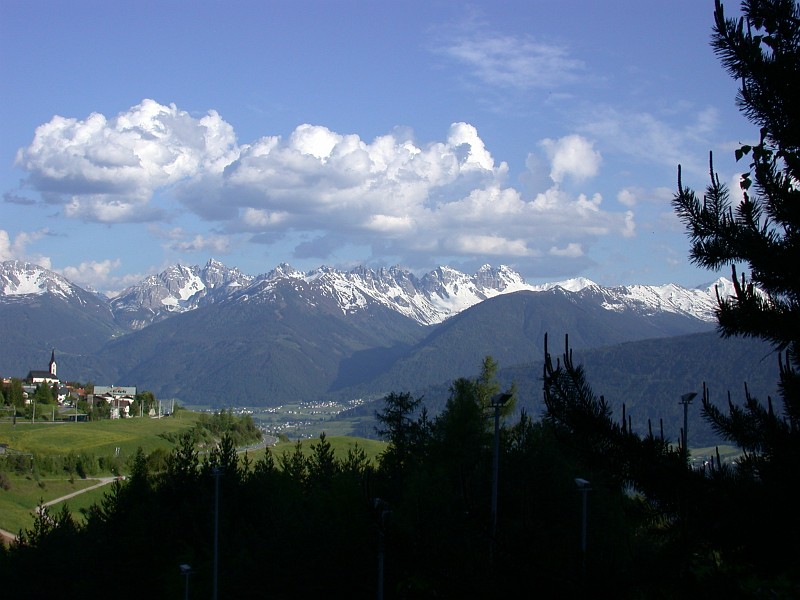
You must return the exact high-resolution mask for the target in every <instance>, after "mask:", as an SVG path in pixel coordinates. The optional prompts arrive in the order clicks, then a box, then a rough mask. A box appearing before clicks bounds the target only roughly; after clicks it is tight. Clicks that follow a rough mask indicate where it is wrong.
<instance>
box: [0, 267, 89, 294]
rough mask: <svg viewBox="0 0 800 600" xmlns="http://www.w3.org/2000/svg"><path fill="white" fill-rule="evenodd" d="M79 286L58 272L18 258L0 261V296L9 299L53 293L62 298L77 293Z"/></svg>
mask: <svg viewBox="0 0 800 600" xmlns="http://www.w3.org/2000/svg"><path fill="white" fill-rule="evenodd" d="M78 290H80V288H78V287H77V286H76V285H74V284H72V283H70V282H69V281H67V279H66V278H64V277H62V276H61V275H59V274H58V273H55V272H53V271H50V270H49V269H45V268H44V267H40V266H38V265H34V264H32V263H28V262H23V261H19V260H9V261H5V262H3V263H0V297H5V299H7V300H10V299H12V298H14V297H21V296H26V295H28V294H34V295H39V294H48V293H49V294H53V295H55V296H60V297H62V298H73V297H77V296H78V295H79V291H78Z"/></svg>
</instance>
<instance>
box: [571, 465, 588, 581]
mask: <svg viewBox="0 0 800 600" xmlns="http://www.w3.org/2000/svg"><path fill="white" fill-rule="evenodd" d="M575 485H576V486H578V491H579V492H580V494H581V496H582V499H581V500H582V502H581V504H582V510H581V571H582V572H583V573H586V521H587V517H588V515H587V504H588V502H587V495H588V494H589V492H591V491H592V486H591V484H590V483H589V482H588V481H586V480H585V479H581V478H580V477H576V478H575Z"/></svg>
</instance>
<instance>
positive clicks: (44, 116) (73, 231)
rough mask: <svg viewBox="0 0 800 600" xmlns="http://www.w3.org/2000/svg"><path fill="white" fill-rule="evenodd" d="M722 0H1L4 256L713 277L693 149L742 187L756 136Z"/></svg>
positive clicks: (97, 274)
mask: <svg viewBox="0 0 800 600" xmlns="http://www.w3.org/2000/svg"><path fill="white" fill-rule="evenodd" d="M713 8H714V3H713V0H669V1H667V0H664V1H662V0H650V1H648V2H642V1H641V0H630V1H629V0H616V1H615V0H610V1H608V2H596V1H595V0H546V1H545V0H527V1H521V2H516V1H509V2H504V1H501V0H500V1H498V0H494V1H492V2H473V3H467V2H449V1H448V2H444V1H438V0H426V1H424V2H422V1H421V2H417V1H405V2H388V1H385V2H384V1H370V2H367V1H339V0H329V1H321V0H319V1H313V2H312V1H305V0H294V1H291V2H289V1H286V2H282V1H281V2H277V1H265V0H261V1H231V2H224V3H223V2H211V1H208V0H200V1H197V0H196V1H193V2H183V1H180V0H174V1H171V2H148V1H139V2H135V3H132V2H125V1H121V2H106V1H103V2H99V1H98V2H95V1H85V0H84V1H80V0H79V1H71V2H61V1H55V0H54V1H51V2H42V1H37V0H26V1H20V0H5V1H4V2H2V3H0V57H1V58H0V86H1V87H0V123H2V132H1V133H0V188H1V189H0V191H2V202H1V203H0V215H2V216H1V217H0V259H1V260H10V259H21V260H28V261H32V262H37V263H39V264H42V265H43V266H46V267H48V268H52V269H53V270H56V271H58V272H60V273H62V274H64V275H66V276H67V277H69V278H70V279H72V280H73V281H75V282H77V283H79V284H82V285H86V286H91V287H93V288H95V289H98V290H102V291H111V292H113V291H115V290H116V291H118V290H121V289H122V288H124V287H126V286H127V285H130V284H132V283H135V282H137V281H139V280H141V279H142V278H143V277H145V276H146V275H148V274H151V273H154V272H158V271H160V270H162V269H163V268H164V267H165V266H167V265H170V264H175V263H177V262H181V263H183V264H204V263H205V262H206V261H207V260H208V259H209V258H211V257H214V258H216V259H218V260H220V261H222V262H223V263H225V264H227V265H229V266H236V267H239V268H240V269H241V270H242V271H244V272H245V273H249V274H253V275H255V274H259V273H264V272H266V271H269V270H270V269H272V268H273V267H274V266H275V265H277V264H279V263H282V262H288V263H290V264H291V265H293V266H294V267H296V268H299V269H302V270H309V269H313V268H315V267H317V266H320V265H323V264H324V265H330V266H334V267H339V268H350V267H352V266H355V265H367V266H370V267H380V266H391V265H395V264H397V265H400V266H402V267H405V268H409V269H411V270H413V271H415V272H420V273H421V272H425V271H428V270H430V269H432V268H434V267H436V266H438V265H441V264H448V265H450V266H453V267H455V268H458V269H460V270H463V271H466V272H474V271H475V270H476V269H477V268H478V267H479V266H481V265H482V264H486V263H489V264H492V265H500V264H506V265H510V266H512V267H514V268H515V269H516V270H518V271H519V272H520V273H521V274H522V275H523V276H524V277H525V278H526V279H527V280H528V281H529V282H531V283H540V282H545V281H556V280H561V279H566V278H570V277H579V276H580V277H587V278H589V279H592V280H594V281H596V282H598V283H600V284H603V285H619V284H632V283H644V284H662V283H667V282H674V283H679V284H682V285H685V286H687V287H691V286H695V285H699V284H702V283H704V282H707V281H711V280H712V279H714V278H715V277H716V276H717V275H716V274H714V273H709V272H707V271H701V270H698V269H696V268H694V267H692V266H691V265H690V264H689V262H688V258H687V254H688V241H687V238H686V236H685V233H684V230H683V227H682V226H681V224H680V223H679V222H678V221H677V219H676V218H675V217H674V215H673V213H672V210H671V207H670V199H671V197H672V194H673V193H674V190H675V188H676V173H677V165H678V163H681V164H682V165H683V170H684V182H685V183H686V184H688V185H690V186H691V187H694V188H695V189H697V190H702V189H704V188H705V186H706V184H707V181H708V153H709V151H713V152H714V156H715V159H714V160H715V169H716V171H717V172H718V173H719V175H720V177H721V178H722V179H723V180H724V181H728V182H735V181H736V179H737V174H738V173H739V172H740V171H741V170H743V168H744V165H741V164H738V165H737V164H736V163H735V162H734V159H733V152H734V149H735V148H736V147H737V146H738V145H740V144H742V143H748V142H752V141H754V136H756V135H757V132H756V128H755V127H753V126H751V125H750V124H749V123H747V122H746V121H745V119H744V118H743V117H742V116H741V115H740V114H739V113H738V111H737V110H736V107H735V104H734V98H735V93H736V84H735V82H734V81H732V80H731V79H730V78H729V77H728V75H727V74H726V73H725V72H724V71H723V70H722V68H721V67H720V65H719V63H718V61H717V59H716V57H715V56H714V54H713V51H712V50H711V48H710V46H709V36H710V31H711V25H712V15H713ZM726 9H727V10H728V11H730V12H731V14H734V13H735V11H737V10H738V5H737V4H736V3H730V2H729V3H728V5H727V6H726ZM721 274H722V275H728V273H727V272H724V273H721Z"/></svg>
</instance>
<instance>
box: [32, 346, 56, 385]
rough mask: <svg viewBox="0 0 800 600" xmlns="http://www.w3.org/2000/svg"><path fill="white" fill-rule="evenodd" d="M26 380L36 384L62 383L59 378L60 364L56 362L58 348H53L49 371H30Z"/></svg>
mask: <svg viewBox="0 0 800 600" xmlns="http://www.w3.org/2000/svg"><path fill="white" fill-rule="evenodd" d="M26 381H27V382H28V383H29V384H31V385H35V384H37V383H42V382H45V383H48V384H51V385H52V384H54V383H60V381H59V379H58V365H57V364H56V349H55V348H53V352H52V354H51V355H50V364H49V365H48V369H47V371H28V377H26Z"/></svg>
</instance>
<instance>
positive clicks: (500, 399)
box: [489, 392, 513, 408]
mask: <svg viewBox="0 0 800 600" xmlns="http://www.w3.org/2000/svg"><path fill="white" fill-rule="evenodd" d="M512 396H513V394H510V393H509V392H502V393H500V394H495V395H494V396H492V398H491V399H490V400H489V402H490V403H491V405H492V407H494V408H498V407H500V406H504V405H505V403H506V402H508V401H509V400H511V397H512Z"/></svg>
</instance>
